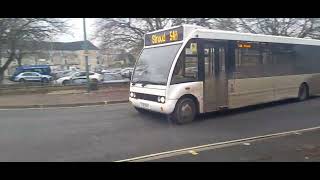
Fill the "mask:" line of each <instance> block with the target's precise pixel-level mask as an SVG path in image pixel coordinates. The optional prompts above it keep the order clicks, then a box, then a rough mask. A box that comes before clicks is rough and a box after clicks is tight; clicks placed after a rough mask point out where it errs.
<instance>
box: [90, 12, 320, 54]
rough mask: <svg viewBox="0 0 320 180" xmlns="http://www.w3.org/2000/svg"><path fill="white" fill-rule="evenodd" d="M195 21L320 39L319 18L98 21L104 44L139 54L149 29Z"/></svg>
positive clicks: (217, 25)
mask: <svg viewBox="0 0 320 180" xmlns="http://www.w3.org/2000/svg"><path fill="white" fill-rule="evenodd" d="M181 24H194V25H199V26H203V27H207V28H210V29H218V30H229V31H238V32H250V33H255V34H258V33H259V34H270V35H279V36H292V37H300V38H304V37H311V38H317V39H319V38H320V19H319V18H105V19H100V20H98V21H97V22H96V27H97V31H96V38H97V39H99V40H100V41H101V42H102V47H104V48H108V47H118V48H125V49H128V50H130V52H135V53H134V54H137V53H138V52H139V51H140V50H141V49H142V47H143V37H144V34H145V33H146V32H150V31H154V30H158V29H162V28H166V27H171V26H177V25H181Z"/></svg>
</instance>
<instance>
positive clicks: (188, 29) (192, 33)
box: [145, 24, 320, 46]
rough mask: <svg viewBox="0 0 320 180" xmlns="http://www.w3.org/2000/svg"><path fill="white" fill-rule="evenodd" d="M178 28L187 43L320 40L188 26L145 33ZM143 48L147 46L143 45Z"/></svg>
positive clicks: (316, 42) (317, 43)
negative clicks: (196, 40) (200, 40)
mask: <svg viewBox="0 0 320 180" xmlns="http://www.w3.org/2000/svg"><path fill="white" fill-rule="evenodd" d="M178 28H180V29H181V31H182V33H181V35H182V37H183V39H182V41H187V40H189V39H190V38H201V39H219V40H236V41H253V42H271V43H286V44H303V45H315V46H320V40H315V39H306V38H296V37H286V36H274V35H264V34H252V33H240V32H235V31H223V30H213V29H208V28H206V27H202V26H197V25H189V24H185V25H181V26H174V27H170V28H167V29H161V30H157V31H152V32H149V33H146V36H149V37H150V35H152V34H159V33H162V32H168V31H170V30H173V29H178ZM167 35H168V34H167ZM179 35H180V34H179ZM146 36H145V41H146ZM149 39H150V38H149ZM171 43H177V42H165V43H163V44H154V45H151V44H149V46H159V45H160V46H162V45H165V44H171ZM145 46H147V45H146V44H145Z"/></svg>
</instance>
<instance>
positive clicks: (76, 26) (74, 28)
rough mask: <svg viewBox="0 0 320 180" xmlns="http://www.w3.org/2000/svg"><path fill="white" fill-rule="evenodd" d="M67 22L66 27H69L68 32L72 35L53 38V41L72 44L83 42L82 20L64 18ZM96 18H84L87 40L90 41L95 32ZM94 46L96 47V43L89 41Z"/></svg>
mask: <svg viewBox="0 0 320 180" xmlns="http://www.w3.org/2000/svg"><path fill="white" fill-rule="evenodd" d="M65 19H66V20H68V21H67V22H68V25H70V26H71V28H70V30H69V31H70V32H71V33H72V35H68V34H63V35H59V36H57V37H55V41H59V42H72V41H83V39H84V37H83V20H82V18H65ZM95 20H96V18H86V30H87V39H88V40H90V39H91V38H92V37H93V33H94V31H95V27H94V22H95ZM91 42H92V43H93V44H94V45H96V46H97V45H98V42H97V41H91Z"/></svg>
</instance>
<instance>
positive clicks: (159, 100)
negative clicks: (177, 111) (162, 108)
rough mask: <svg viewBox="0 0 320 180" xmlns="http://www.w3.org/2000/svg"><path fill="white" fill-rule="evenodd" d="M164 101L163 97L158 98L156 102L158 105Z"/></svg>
mask: <svg viewBox="0 0 320 180" xmlns="http://www.w3.org/2000/svg"><path fill="white" fill-rule="evenodd" d="M165 101H166V99H165V98H164V97H160V96H159V97H158V102H159V103H160V102H161V103H164V102H165Z"/></svg>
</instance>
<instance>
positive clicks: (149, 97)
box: [136, 93, 158, 102]
mask: <svg viewBox="0 0 320 180" xmlns="http://www.w3.org/2000/svg"><path fill="white" fill-rule="evenodd" d="M136 99H143V100H147V101H155V102H158V96H157V95H151V94H142V93H136Z"/></svg>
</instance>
